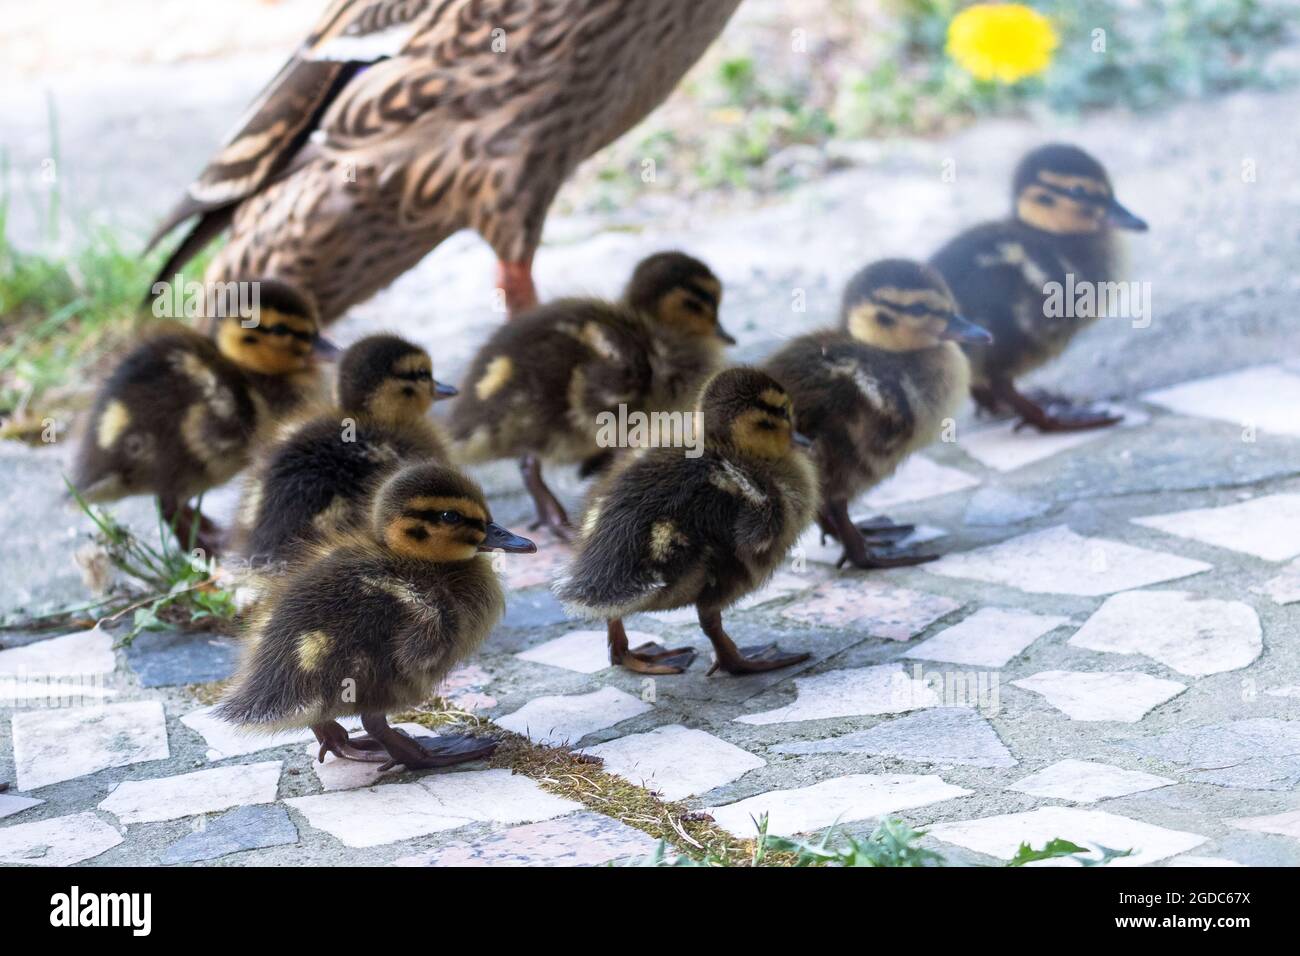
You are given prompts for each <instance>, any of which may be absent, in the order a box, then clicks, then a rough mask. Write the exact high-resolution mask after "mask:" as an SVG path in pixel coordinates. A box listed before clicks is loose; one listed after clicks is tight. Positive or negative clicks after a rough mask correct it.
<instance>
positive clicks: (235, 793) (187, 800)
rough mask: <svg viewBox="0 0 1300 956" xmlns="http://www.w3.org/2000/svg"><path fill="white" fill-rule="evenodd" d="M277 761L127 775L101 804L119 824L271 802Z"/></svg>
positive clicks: (275, 781)
mask: <svg viewBox="0 0 1300 956" xmlns="http://www.w3.org/2000/svg"><path fill="white" fill-rule="evenodd" d="M280 766H281V762H280V761H279V760H270V761H267V762H265V763H252V764H239V765H236V766H227V767H217V768H215V769H212V770H196V771H195V772H194V773H182V774H176V775H175V776H172V777H155V778H153V779H152V780H125V781H123V782H122V783H119V784H118V785H117V786H116V787H115V788H114V789H113V792H112V793H110V794H109V795H108V796H107V797H105V798H104V799H103V800H102V801H101V802H100V804H99V809H101V810H107V811H108V812H109V813H111V814H113V815H114V816H115V817H117V818H118V819H119V820H121V821H122V822H123V823H153V822H155V821H158V820H176V819H178V818H180V817H192V816H194V815H195V814H199V813H216V812H217V811H218V810H228V809H229V808H231V807H242V806H250V805H253V804H258V803H274V802H275V794H276V790H277V789H278V787H279V785H280Z"/></svg>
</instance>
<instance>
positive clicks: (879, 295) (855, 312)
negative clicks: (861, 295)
mask: <svg viewBox="0 0 1300 956" xmlns="http://www.w3.org/2000/svg"><path fill="white" fill-rule="evenodd" d="M956 311H957V304H956V303H955V302H953V300H952V297H951V296H949V295H947V294H946V293H944V292H942V291H941V290H939V289H931V288H922V289H903V288H898V287H896V286H883V287H881V288H879V289H876V290H874V291H873V292H872V293H871V296H870V297H869V298H868V299H866V300H864V301H862V302H859V303H858V304H857V305H855V306H853V307H852V308H851V309H850V310H849V313H848V317H847V319H846V322H845V324H846V326H847V328H848V331H849V334H850V335H852V336H853V337H854V338H855V339H857V340H858V341H859V342H865V343H866V344H867V345H870V346H872V347H873V348H878V349H883V350H884V351H887V352H914V351H917V350H919V349H929V348H934V347H935V346H936V345H939V344H940V343H941V342H942V341H943V339H942V336H943V333H944V331H945V330H946V329H947V328H948V321H949V319H951V318H952V315H953V313H954V312H956Z"/></svg>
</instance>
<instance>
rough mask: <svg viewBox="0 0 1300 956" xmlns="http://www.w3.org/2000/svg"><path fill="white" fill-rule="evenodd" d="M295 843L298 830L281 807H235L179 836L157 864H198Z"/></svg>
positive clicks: (164, 851)
mask: <svg viewBox="0 0 1300 956" xmlns="http://www.w3.org/2000/svg"><path fill="white" fill-rule="evenodd" d="M297 842H298V828H297V827H295V826H294V825H293V821H292V820H290V819H289V812H288V811H287V810H285V808H284V807H282V806H279V805H276V806H251V807H239V808H237V809H235V810H231V811H229V812H228V813H223V814H222V815H221V816H219V817H217V818H216V819H215V820H210V821H206V822H205V825H204V826H203V828H202V829H200V830H196V831H195V832H194V833H191V834H188V835H187V836H184V837H181V838H180V839H179V840H177V841H176V842H175V843H173V844H171V846H169V847H167V848H166V849H165V850H163V852H162V855H161V856H160V857H159V860H160V862H162V863H166V864H176V863H198V862H201V861H203V860H216V859H219V858H221V857H223V856H229V855H230V854H231V853H239V852H241V851H243V850H260V849H262V848H264V847H269V846H285V845H286V844H290V843H297Z"/></svg>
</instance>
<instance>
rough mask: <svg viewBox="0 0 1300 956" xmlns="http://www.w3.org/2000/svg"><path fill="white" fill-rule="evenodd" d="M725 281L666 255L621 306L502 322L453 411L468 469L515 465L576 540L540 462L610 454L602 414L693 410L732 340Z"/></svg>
mask: <svg viewBox="0 0 1300 956" xmlns="http://www.w3.org/2000/svg"><path fill="white" fill-rule="evenodd" d="M721 300H722V283H721V282H719V281H718V278H717V277H716V276H715V275H714V274H713V272H712V271H711V270H710V269H709V267H708V266H706V265H705V264H704V263H703V262H700V261H699V260H698V259H694V258H692V257H690V256H688V255H685V254H683V253H680V252H663V253H659V254H657V255H653V256H650V257H649V258H647V259H645V260H643V261H642V262H641V263H640V264H638V265H637V267H636V270H635V271H634V272H633V274H632V278H631V280H630V281H629V283H628V285H627V288H626V290H625V291H624V293H623V297H622V301H621V302H619V303H617V304H615V303H610V302H604V301H601V300H598V299H562V300H559V301H556V302H552V303H549V304H548V305H544V306H541V307H540V308H537V309H534V310H533V311H531V312H529V313H527V314H525V315H523V316H521V317H520V318H518V319H515V320H513V321H511V322H510V323H508V324H506V325H503V326H502V327H501V328H500V329H499V330H497V332H496V333H495V334H494V335H493V336H492V337H491V338H490V339H489V340H488V341H487V344H485V345H484V346H483V347H482V349H480V350H479V353H478V355H477V356H476V357H475V358H474V361H473V363H472V364H471V365H470V369H469V373H468V375H467V376H466V379H465V383H464V385H463V386H462V388H461V397H460V398H459V399H458V400H457V402H456V405H455V407H454V408H453V410H452V416H451V429H452V436H453V438H454V439H455V440H456V441H457V442H459V443H460V448H459V451H460V454H461V456H462V457H463V459H464V460H466V461H471V462H473V461H485V460H490V459H496V458H518V459H519V468H520V471H521V472H522V473H523V478H524V485H525V486H526V487H527V489H528V492H529V494H530V495H531V496H532V498H533V503H534V505H535V506H536V508H537V523H536V524H534V525H533V526H532V527H533V528H538V527H541V526H543V525H545V526H546V527H549V528H550V529H552V530H553V531H554V532H555V533H556V534H557V536H559V537H560V538H562V539H565V538H567V537H568V535H567V531H568V530H569V517H568V515H567V514H566V513H565V510H564V507H563V505H561V504H560V502H559V500H558V499H557V498H556V497H555V495H554V494H552V492H551V490H550V489H549V488H547V486H546V483H545V482H544V481H543V480H542V468H541V461H542V459H548V460H552V461H557V462H565V463H572V462H580V463H583V469H582V470H583V474H584V476H585V475H586V474H589V473H591V472H593V471H596V470H599V469H600V468H602V467H604V466H605V465H606V464H608V461H609V459H610V458H611V457H612V453H611V450H610V449H605V448H601V447H600V445H599V444H598V442H597V436H598V431H599V429H598V422H597V416H598V415H599V414H600V413H601V412H606V411H612V412H617V410H618V407H619V406H620V405H624V406H626V408H627V410H628V412H633V411H642V412H652V411H658V410H674V409H681V408H683V407H689V405H690V403H691V401H692V400H693V398H694V395H695V392H696V390H697V389H698V388H699V386H700V384H701V383H702V382H703V381H704V379H705V378H707V377H708V375H709V374H710V373H711V372H713V371H715V370H716V369H717V368H718V367H719V366H720V365H721V361H722V347H723V345H724V344H734V342H735V339H733V338H732V337H731V336H730V335H728V334H727V333H726V332H725V331H724V330H723V329H722V327H721V326H720V325H719V324H718V307H719V304H720V302H721Z"/></svg>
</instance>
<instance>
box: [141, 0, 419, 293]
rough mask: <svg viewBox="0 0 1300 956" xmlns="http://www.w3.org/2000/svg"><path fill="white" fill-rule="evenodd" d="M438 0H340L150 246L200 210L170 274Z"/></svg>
mask: <svg viewBox="0 0 1300 956" xmlns="http://www.w3.org/2000/svg"><path fill="white" fill-rule="evenodd" d="M435 2H436V0H334V2H333V3H331V4H330V6H329V8H328V9H327V10H326V11H325V13H324V15H323V16H322V17H321V19H320V21H319V22H318V23H317V25H316V27H315V28H314V29H313V30H312V32H311V33H310V34H309V35H308V37H307V39H306V40H305V41H304V42H303V45H302V46H301V47H299V49H298V50H297V52H296V53H294V55H293V56H292V57H291V58H290V59H289V61H288V62H287V63H285V65H284V66H283V67H282V68H281V69H280V72H279V73H277V74H276V76H275V77H274V79H272V80H271V82H270V83H268V84H267V86H266V88H265V89H264V90H263V91H262V92H261V94H260V95H259V96H258V97H257V99H256V100H254V101H253V104H252V106H250V107H249V109H248V111H247V112H246V113H245V114H244V115H243V116H242V117H241V118H240V120H239V122H238V123H237V124H236V125H235V129H234V131H233V132H232V133H231V134H230V135H229V136H228V137H227V138H226V141H225V143H224V145H223V146H222V147H221V149H220V151H219V152H218V153H217V155H216V156H214V157H213V158H212V161H211V162H209V163H208V165H207V167H206V168H205V169H204V170H203V172H202V173H200V174H199V176H198V178H197V179H196V180H195V181H194V182H193V183H192V184H191V185H190V187H189V188H188V189H187V190H186V193H185V196H184V197H183V198H182V199H181V201H180V202H179V203H178V204H177V205H176V207H175V208H174V209H173V210H172V212H171V214H170V215H168V216H167V217H166V219H164V220H163V222H162V224H161V225H160V226H159V227H158V229H157V231H156V232H155V233H154V235H153V236H152V237H151V238H150V240H149V243H148V245H147V246H146V248H145V252H148V251H149V250H150V249H152V248H153V247H154V246H155V245H156V244H157V243H158V242H159V240H161V239H162V238H163V237H164V236H166V235H167V234H168V233H170V232H171V231H172V230H173V229H175V228H176V227H177V226H178V225H180V224H181V223H182V222H184V221H185V220H186V219H189V218H191V217H192V216H195V215H198V216H200V219H199V221H198V222H197V223H196V224H195V226H194V228H193V229H192V230H191V231H190V233H189V234H188V235H187V236H186V237H185V240H184V241H183V242H182V243H181V244H180V246H179V247H178V248H177V249H176V251H175V252H174V253H173V254H172V256H171V257H170V258H169V259H168V261H167V263H166V264H165V265H164V266H163V267H162V269H161V270H160V272H159V279H166V278H169V277H170V276H171V274H172V272H173V271H174V270H175V269H177V268H179V267H180V266H182V265H184V264H185V262H187V261H188V260H189V259H190V258H191V257H193V256H194V254H195V253H197V252H198V251H199V249H201V248H202V247H203V246H204V245H206V244H207V242H208V241H209V240H210V239H212V238H213V237H214V236H216V235H217V234H218V233H219V232H221V231H222V230H223V229H224V228H225V227H226V226H227V225H228V224H229V222H230V217H231V214H232V212H233V210H234V207H235V205H236V204H237V203H238V202H239V201H240V200H242V199H245V198H247V197H248V196H250V195H252V194H253V193H255V192H256V191H257V190H259V189H261V188H262V187H263V186H264V185H266V183H267V182H269V181H270V180H271V179H272V178H274V177H275V176H276V175H277V174H279V173H280V172H281V171H282V170H283V169H284V168H285V166H287V165H288V164H289V162H290V161H291V160H292V159H293V157H294V156H295V155H296V154H297V153H298V151H299V149H301V148H302V146H303V144H304V143H305V142H306V141H307V138H308V137H309V136H310V135H311V134H312V132H313V131H314V130H315V129H316V126H317V124H318V123H319V121H320V118H321V116H322V115H323V114H324V113H325V110H326V109H328V107H329V105H330V104H331V103H332V102H333V101H334V99H335V98H336V97H337V96H338V95H339V93H340V92H342V90H343V88H344V87H345V86H347V84H348V83H349V82H351V80H352V79H353V77H355V76H356V75H357V74H358V73H359V72H360V71H361V70H363V69H364V68H365V67H366V66H368V65H369V64H371V63H375V62H378V61H379V60H383V59H386V58H388V57H391V56H396V55H397V54H399V53H400V52H402V50H403V48H404V47H405V46H406V44H407V43H408V41H409V40H410V39H411V37H412V35H414V33H415V32H416V31H417V29H418V28H419V26H420V23H421V22H422V19H423V18H424V16H425V15H426V14H427V13H428V12H429V11H430V10H431V8H433V7H434V5H435Z"/></svg>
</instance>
